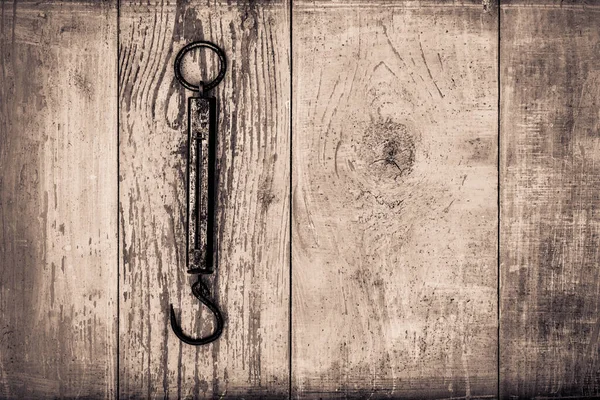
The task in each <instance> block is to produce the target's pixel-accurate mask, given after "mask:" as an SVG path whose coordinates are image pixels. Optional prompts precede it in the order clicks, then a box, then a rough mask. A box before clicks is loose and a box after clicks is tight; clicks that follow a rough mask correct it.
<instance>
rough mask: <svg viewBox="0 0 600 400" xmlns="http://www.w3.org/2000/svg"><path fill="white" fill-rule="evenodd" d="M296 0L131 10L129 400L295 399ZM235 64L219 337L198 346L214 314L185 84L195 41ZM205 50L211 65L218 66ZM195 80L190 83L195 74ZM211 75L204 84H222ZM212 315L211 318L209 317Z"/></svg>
mask: <svg viewBox="0 0 600 400" xmlns="http://www.w3.org/2000/svg"><path fill="white" fill-rule="evenodd" d="M288 9H289V5H287V4H286V3H285V2H280V1H276V2H269V3H262V4H259V3H247V2H244V1H239V2H238V1H234V2H225V1H217V2H211V3H209V4H207V3H206V2H199V1H198V2H193V1H192V2H186V3H177V4H176V3H171V4H168V3H162V2H161V3H158V4H156V3H152V4H146V3H144V4H141V3H139V2H129V1H123V2H122V3H121V11H120V15H121V21H120V26H121V39H120V43H121V46H120V49H119V65H120V76H119V79H120V87H121V91H120V94H119V102H120V109H121V115H120V116H121V120H120V121H121V126H120V173H121V176H120V180H121V182H120V185H121V186H120V187H121V192H120V193H121V194H120V199H119V200H120V201H119V203H120V208H119V223H120V226H121V233H122V234H121V243H120V245H121V261H122V264H121V296H122V297H121V322H120V327H121V329H120V371H119V376H120V394H121V395H122V396H124V397H127V396H133V397H165V398H188V397H192V398H224V397H225V398H240V397H241V396H243V397H244V398H269V397H273V398H281V397H287V393H288V322H287V321H288V302H289V300H288V294H289V286H288V268H289V258H288V256H289V235H288V232H289V225H288V221H289V214H288V212H289V174H290V172H289V152H290V143H289V139H290V132H289V105H288V104H289V79H290V75H289V25H288V21H289V15H288ZM199 39H202V40H208V41H211V42H214V43H216V44H217V45H218V46H220V47H221V48H222V49H223V50H224V52H225V53H226V55H227V58H228V70H227V74H226V75H225V78H224V80H223V81H222V82H221V83H220V84H219V85H218V86H217V88H216V89H215V90H213V91H212V94H213V95H214V96H215V97H216V98H217V104H218V105H217V109H218V127H217V144H216V146H217V150H216V152H217V160H218V161H217V176H218V178H217V180H218V182H217V200H216V201H217V210H218V211H217V216H216V227H217V233H216V237H215V249H216V253H215V261H216V273H215V275H212V278H208V280H209V282H210V285H209V286H210V288H211V292H212V294H213V298H215V299H216V300H217V303H218V305H219V307H220V309H221V310H222V311H223V313H224V315H225V319H226V322H225V330H224V332H223V335H222V336H221V338H220V339H219V340H217V341H216V342H213V343H211V344H209V345H205V346H201V347H193V346H189V345H186V344H184V343H182V342H180V341H179V339H178V338H177V337H176V336H175V335H174V334H173V332H172V331H171V328H170V326H169V312H168V307H169V303H173V304H174V306H175V309H176V310H177V311H178V312H180V314H179V315H178V316H179V319H180V321H182V327H183V329H184V331H185V332H187V333H189V334H190V335H195V334H200V333H203V332H208V329H209V328H210V324H211V322H210V321H211V320H210V319H209V318H207V314H208V313H207V309H206V308H205V309H204V312H203V313H199V312H200V310H201V309H202V306H201V304H200V303H199V302H198V300H197V299H196V298H195V297H193V296H192V294H191V289H190V282H189V279H190V278H189V275H187V274H186V265H185V251H186V249H185V243H186V226H185V215H186V201H187V200H186V176H185V171H186V156H187V97H189V96H191V95H193V93H192V92H186V91H185V90H184V88H183V86H181V85H180V84H179V83H178V82H177V81H176V80H175V78H174V73H173V61H174V59H175V56H176V54H177V52H178V51H179V49H180V48H181V47H183V46H184V45H186V44H187V43H189V42H191V41H194V40H199ZM205 56H206V54H205V53H204V51H201V52H196V53H194V54H192V55H191V56H190V57H191V58H192V57H195V62H196V63H198V62H199V64H200V66H201V67H202V70H206V66H207V65H210V66H211V68H210V75H211V76H214V75H216V71H215V68H214V67H215V66H216V63H215V62H214V61H215V59H208V60H207V59H206V58H205ZM190 69H191V71H189V72H190V73H193V72H194V71H193V68H190ZM193 78H194V77H193V76H191V77H189V78H188V79H193ZM208 79H209V76H208V75H206V76H204V78H203V80H204V81H208ZM208 315H210V314H208Z"/></svg>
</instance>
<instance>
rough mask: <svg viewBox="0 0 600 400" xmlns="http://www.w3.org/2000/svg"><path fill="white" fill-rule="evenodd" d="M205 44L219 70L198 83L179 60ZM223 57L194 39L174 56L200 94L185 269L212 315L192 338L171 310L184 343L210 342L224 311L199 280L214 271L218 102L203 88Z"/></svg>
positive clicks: (191, 151) (194, 107) (191, 107)
mask: <svg viewBox="0 0 600 400" xmlns="http://www.w3.org/2000/svg"><path fill="white" fill-rule="evenodd" d="M201 47H204V48H208V49H211V50H213V51H215V52H216V53H217V55H218V56H219V63H220V69H219V74H218V75H217V77H216V78H215V79H213V80H212V81H210V82H208V83H205V82H200V83H199V84H198V85H197V86H194V85H192V84H190V83H189V82H188V81H186V80H185V78H184V77H183V75H182V73H181V61H182V59H183V56H184V55H185V53H186V52H188V51H190V50H192V49H196V48H201ZM225 69H226V60H225V54H224V53H223V51H222V50H221V49H220V48H219V47H217V46H215V45H214V44H212V43H209V42H203V41H200V42H194V43H190V44H188V45H187V46H185V47H184V48H183V49H181V50H180V51H179V53H178V54H177V57H176V58H175V77H176V78H177V80H179V82H180V83H181V84H182V85H183V86H184V87H186V88H187V89H189V90H193V91H198V92H199V95H200V96H199V97H190V98H188V160H187V181H188V188H187V203H188V204H187V206H188V207H187V225H188V234H187V253H186V264H187V268H188V273H190V274H198V280H197V281H196V283H194V284H193V285H192V294H193V295H194V296H195V297H196V298H197V299H198V300H200V302H201V303H202V304H204V305H205V306H206V307H208V309H209V310H210V311H211V312H212V314H213V315H214V318H215V325H214V329H213V332H212V333H211V334H210V335H209V336H206V337H201V338H193V337H190V336H188V335H186V334H185V333H184V332H183V330H182V329H181V326H180V325H179V322H177V317H176V316H175V310H174V308H173V305H172V304H171V306H170V311H171V328H172V329H173V332H174V333H175V335H177V337H178V338H179V339H180V340H181V341H183V342H184V343H187V344H191V345H194V346H199V345H203V344H207V343H210V342H212V341H214V340H216V339H218V338H219V336H221V333H222V332H223V325H224V322H223V315H221V311H219V308H218V307H217V305H216V304H215V303H214V302H213V301H212V300H211V299H210V292H209V290H208V287H207V286H206V284H205V283H204V282H203V281H202V277H201V276H202V275H208V274H212V273H213V240H214V238H213V235H214V215H215V213H214V208H215V169H216V156H215V152H216V150H215V149H216V140H217V137H216V126H217V115H216V114H217V104H216V99H215V98H214V97H211V96H208V95H207V94H206V91H208V90H210V89H212V88H214V87H215V86H216V85H217V84H218V83H219V82H220V81H221V80H222V79H223V76H225Z"/></svg>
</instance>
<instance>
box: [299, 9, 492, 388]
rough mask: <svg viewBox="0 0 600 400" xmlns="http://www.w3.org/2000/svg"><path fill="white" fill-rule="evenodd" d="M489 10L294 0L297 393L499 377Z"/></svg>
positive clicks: (462, 384) (481, 383) (482, 383)
mask: <svg viewBox="0 0 600 400" xmlns="http://www.w3.org/2000/svg"><path fill="white" fill-rule="evenodd" d="M491 11H494V10H490V9H487V8H484V7H482V6H481V4H468V3H467V4H462V5H447V4H445V3H443V2H397V3H391V2H386V3H385V4H380V3H365V2H354V1H346V2H343V3H342V2H340V3H335V4H332V3H326V2H320V1H317V2H314V1H298V2H295V3H294V10H293V29H292V31H293V42H292V43H293V45H292V49H293V60H294V64H293V82H294V91H293V96H294V100H293V129H292V132H293V182H294V183H293V206H292V210H293V214H292V216H293V235H292V238H293V249H292V254H293V256H292V257H293V280H292V282H293V286H292V289H293V290H292V293H293V349H292V355H293V385H294V394H295V396H296V397H298V398H320V397H324V398H334V397H335V398H337V397H339V398H367V397H369V398H390V397H392V398H393V397H408V398H420V397H423V398H441V397H452V396H457V397H459V396H466V397H467V398H470V397H471V396H479V397H486V396H493V395H495V394H496V379H497V368H496V365H497V363H496V348H497V322H496V304H497V299H496V297H497V291H496V285H497V280H496V279H497V259H496V244H497V234H496V232H497V207H496V204H497V201H496V200H497V192H496V185H497V170H496V158H497V157H496V155H497V80H496V78H497V71H496V62H497V52H496V51H497V24H496V21H497V18H496V14H495V13H494V12H491Z"/></svg>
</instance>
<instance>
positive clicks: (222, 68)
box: [175, 40, 227, 92]
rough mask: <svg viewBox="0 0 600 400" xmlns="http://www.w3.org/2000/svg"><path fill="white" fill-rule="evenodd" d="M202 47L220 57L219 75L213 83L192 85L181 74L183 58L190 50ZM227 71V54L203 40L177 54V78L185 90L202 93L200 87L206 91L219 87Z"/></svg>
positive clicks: (189, 45) (187, 46) (191, 44)
mask: <svg viewBox="0 0 600 400" xmlns="http://www.w3.org/2000/svg"><path fill="white" fill-rule="evenodd" d="M201 47H205V48H207V49H211V50H212V51H214V52H215V53H217V56H219V74H218V75H217V77H216V78H215V79H213V80H212V81H210V82H208V83H204V84H203V83H202V82H200V85H192V84H191V83H189V82H188V81H186V80H185V78H184V77H183V75H182V74H181V61H182V60H183V56H184V55H185V53H187V52H188V51H190V50H194V49H197V48H201ZM226 69H227V60H226V59H225V53H223V50H221V49H220V48H219V47H217V45H215V44H213V43H211V42H205V41H203V40H199V41H197V42H192V43H190V44H188V45H186V46H185V47H184V48H183V49H181V50H179V53H177V57H175V78H177V80H178V81H179V83H181V84H182V85H183V86H184V87H185V88H187V89H189V90H193V91H195V92H198V91H201V90H200V89H201V88H200V86H203V88H202V89H204V90H210V89H212V88H214V87H215V86H217V85H218V84H219V82H221V81H222V80H223V77H224V76H225V70H226Z"/></svg>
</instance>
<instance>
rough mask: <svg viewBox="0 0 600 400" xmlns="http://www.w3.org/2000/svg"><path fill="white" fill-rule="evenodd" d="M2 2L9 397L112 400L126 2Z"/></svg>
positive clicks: (2, 366)
mask: <svg viewBox="0 0 600 400" xmlns="http://www.w3.org/2000/svg"><path fill="white" fill-rule="evenodd" d="M0 7H1V10H0V13H1V15H0V171H1V172H0V398H8V399H16V398H24V399H37V398H40V399H42V398H43V399H45V398H75V397H78V396H87V397H93V398H105V397H114V395H115V367H116V361H115V360H116V343H117V340H116V339H117V338H116V315H117V305H116V299H117V290H116V282H117V271H116V269H115V266H116V261H117V242H116V239H117V181H116V179H115V178H116V176H117V175H116V174H117V135H116V133H117V99H116V83H117V80H116V79H117V76H116V73H117V63H116V62H117V53H116V51H117V50H116V35H117V29H116V16H117V10H116V2H104V3H98V4H93V3H87V4H84V3H76V4H68V3H60V4H45V5H44V4H42V5H40V4H32V3H27V2H19V3H17V2H14V3H13V2H11V3H9V2H2V3H1V4H0Z"/></svg>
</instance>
